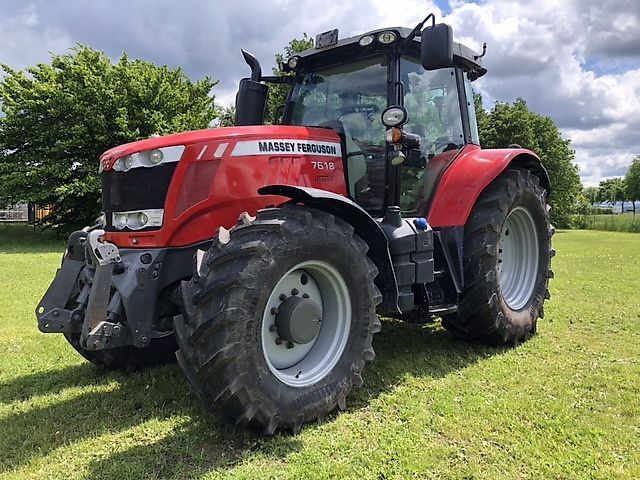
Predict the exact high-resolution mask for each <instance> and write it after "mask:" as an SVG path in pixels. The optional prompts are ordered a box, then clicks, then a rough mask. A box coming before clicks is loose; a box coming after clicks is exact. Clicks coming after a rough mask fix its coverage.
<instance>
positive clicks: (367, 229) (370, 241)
mask: <svg viewBox="0 0 640 480" xmlns="http://www.w3.org/2000/svg"><path fill="white" fill-rule="evenodd" d="M258 193H259V194H260V195H278V196H282V197H287V198H290V199H291V200H293V201H294V202H296V203H302V204H304V205H308V206H310V207H314V208H317V209H318V210H323V211H325V212H327V213H330V214H332V215H335V216H336V217H339V218H341V219H343V220H344V221H345V222H347V223H349V224H351V225H352V226H353V228H354V230H355V232H356V233H357V234H358V236H359V237H360V238H362V240H364V241H365V242H366V244H367V245H368V246H369V253H368V255H369V258H371V260H372V261H373V263H375V264H376V267H378V276H377V277H376V279H375V283H376V286H377V287H378V289H379V290H380V293H382V305H381V306H380V307H379V310H380V311H381V312H388V313H389V314H397V313H401V312H400V308H399V307H398V286H397V282H396V274H395V272H394V270H393V264H392V262H391V254H390V253H389V246H388V242H387V237H386V236H385V234H384V232H383V231H382V228H380V225H379V224H378V222H376V221H375V220H374V219H373V218H372V217H371V215H369V214H368V213H367V212H366V211H365V210H364V209H363V208H362V207H361V206H360V205H358V204H357V203H355V202H354V201H352V200H350V199H348V198H346V197H343V196H341V195H338V194H335V193H332V192H328V191H326V190H320V189H317V188H311V187H296V186H293V185H269V186H267V187H262V188H260V189H258Z"/></svg>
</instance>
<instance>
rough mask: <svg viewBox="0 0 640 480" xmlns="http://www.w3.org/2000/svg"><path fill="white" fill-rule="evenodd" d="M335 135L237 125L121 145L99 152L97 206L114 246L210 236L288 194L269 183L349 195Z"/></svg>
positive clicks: (179, 243) (182, 243) (317, 130)
mask: <svg viewBox="0 0 640 480" xmlns="http://www.w3.org/2000/svg"><path fill="white" fill-rule="evenodd" d="M342 145H343V144H342V142H341V139H340V136H339V135H338V134H337V133H336V132H335V131H333V130H330V129H326V128H307V127H298V126H295V127H294V126H286V125H278V126H267V125H260V126H243V127H229V128H214V129H207V130H200V131H194V132H185V133H178V134H174V135H167V136H164V137H154V138H149V139H147V140H141V141H138V142H133V143H128V144H126V145H121V146H118V147H115V148H112V149H111V150H108V151H107V152H105V153H104V154H103V155H102V157H101V158H100V172H101V174H100V179H101V183H102V211H103V213H104V219H105V231H106V232H107V238H108V239H109V241H111V242H112V243H114V244H115V245H117V246H118V247H126V248H144V247H151V246H154V247H159V246H160V247H178V246H186V245H193V244H196V243H200V242H203V241H206V240H208V239H211V236H212V234H213V231H212V229H211V228H212V227H211V225H221V226H223V227H225V228H230V227H232V226H233V225H234V224H235V223H236V221H237V219H238V215H240V214H241V213H243V212H248V213H249V214H250V215H255V213H256V212H257V210H259V209H260V208H264V207H265V206H266V205H277V204H279V203H282V202H284V201H287V199H286V198H281V197H278V196H274V195H266V196H265V195H261V194H260V193H259V192H258V190H259V189H260V188H262V187H266V186H269V185H297V186H303V187H312V188H322V189H323V190H326V191H329V192H333V193H336V194H338V195H343V196H346V195H347V183H346V175H345V170H344V168H343V161H344V155H343V151H344V149H343V146H342Z"/></svg>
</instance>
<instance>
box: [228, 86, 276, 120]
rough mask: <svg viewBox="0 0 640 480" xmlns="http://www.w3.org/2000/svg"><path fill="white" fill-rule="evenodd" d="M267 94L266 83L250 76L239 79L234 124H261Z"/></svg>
mask: <svg viewBox="0 0 640 480" xmlns="http://www.w3.org/2000/svg"><path fill="white" fill-rule="evenodd" d="M268 94H269V87H267V86H266V85H264V84H262V83H260V82H256V81H255V80H251V79H250V78H243V79H242V80H240V86H239V88H238V94H237V95H236V125H237V126H242V125H262V124H263V123H264V112H265V110H266V108H267V96H268Z"/></svg>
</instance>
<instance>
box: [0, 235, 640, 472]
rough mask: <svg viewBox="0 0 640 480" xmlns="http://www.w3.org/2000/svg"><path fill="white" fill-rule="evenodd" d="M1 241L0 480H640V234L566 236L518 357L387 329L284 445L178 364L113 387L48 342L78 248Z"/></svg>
mask: <svg viewBox="0 0 640 480" xmlns="http://www.w3.org/2000/svg"><path fill="white" fill-rule="evenodd" d="M0 241H1V242H2V243H0V252H1V253H0V478H38V479H42V478H60V479H65V480H70V479H75V478H87V479H93V478H113V479H133V478H136V479H137V478H145V479H147V478H226V477H234V478H235V477H238V478H251V479H253V478H295V479H302V478H343V477H344V478H358V479H369V478H371V479H382V478H486V479H500V478H504V479H515V478H544V479H549V478H558V479H575V478H602V479H611V478H627V479H637V478H640V361H639V355H640V236H639V235H637V234H636V235H634V234H625V233H609V232H596V231H571V232H559V233H558V234H556V236H555V237H554V246H555V248H556V250H557V252H558V254H557V256H556V257H555V258H554V265H553V267H554V268H553V269H554V271H555V274H556V276H555V279H554V280H553V281H552V283H551V288H550V289H551V295H552V299H551V301H550V302H549V303H548V304H547V307H546V318H545V319H544V320H543V321H541V322H540V323H539V328H538V335H537V336H536V337H534V338H533V339H532V340H531V341H529V342H528V343H526V344H524V345H521V346H519V347H518V348H516V349H499V348H489V347H484V346H481V345H475V344H466V343H462V342H459V341H457V340H455V339H453V338H452V337H451V336H450V335H449V334H448V333H447V332H446V331H444V330H443V329H442V328H441V327H440V326H439V325H438V324H435V325H427V326H416V325H408V324H402V323H399V322H395V321H386V322H383V329H382V333H380V334H378V335H377V337H376V339H375V342H374V346H375V347H376V352H377V358H376V360H375V362H374V363H373V364H370V365H369V366H368V368H367V370H366V372H365V376H364V378H365V386H364V387H362V388H360V389H357V390H356V391H355V393H354V394H353V395H352V396H350V397H349V399H348V402H347V410H346V411H344V412H341V413H339V414H336V415H333V416H332V417H331V418H329V419H328V420H327V421H326V422H325V423H324V424H322V425H309V426H306V427H305V428H303V429H302V431H301V433H300V434H299V435H297V436H290V435H277V436H275V437H272V438H263V437H260V436H257V435H255V434H253V433H251V432H247V431H237V430H235V429H233V428H231V427H229V426H227V425H225V424H222V423H220V422H219V421H217V420H216V419H215V418H213V417H212V416H211V415H210V414H209V413H207V411H205V410H204V409H203V408H202V407H201V406H200V404H199V403H198V401H196V399H195V398H194V396H193V395H192V394H191V392H190V391H189V388H188V387H187V384H186V382H185V380H183V378H182V376H181V374H180V371H179V369H178V367H177V366H175V365H171V366H167V367H163V368H157V369H152V370H148V371H145V372H142V373H136V374H129V375H126V374H121V373H105V372H102V371H100V370H98V369H96V368H94V367H93V366H92V365H90V364H89V363H86V362H84V361H83V360H82V358H81V357H80V356H78V355H77V354H75V353H74V351H73V350H72V349H71V348H70V347H69V346H67V345H66V342H65V341H64V338H63V337H62V336H60V335H44V334H40V333H39V332H38V330H37V328H36V322H35V318H34V315H33V310H34V308H35V305H36V303H37V301H38V300H39V299H40V297H41V295H42V294H43V292H44V291H45V289H46V287H47V285H48V284H49V282H50V280H51V278H52V277H53V275H54V272H55V269H56V267H57V266H58V265H59V262H60V252H61V250H62V248H63V245H62V244H61V243H59V242H53V243H51V242H40V241H37V240H36V241H33V239H30V236H29V235H27V236H25V237H24V242H25V243H26V244H27V246H25V243H18V244H16V243H15V242H13V243H12V242H9V241H8V240H7V238H6V236H5V237H2V236H1V235H0Z"/></svg>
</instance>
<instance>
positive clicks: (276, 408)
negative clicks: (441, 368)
mask: <svg viewBox="0 0 640 480" xmlns="http://www.w3.org/2000/svg"><path fill="white" fill-rule="evenodd" d="M196 257H198V256H197V255H196ZM305 265H306V267H304V266H305ZM300 266H303V267H300ZM314 269H315V270H314ZM323 269H325V270H323ZM300 272H302V273H300ZM327 272H328V273H327ZM331 272H333V273H331ZM307 273H308V276H307ZM298 275H299V276H298ZM322 275H325V277H323V276H322ZM331 275H333V276H334V277H335V278H334V280H335V281H336V282H340V281H342V282H343V283H342V284H340V285H343V287H344V288H341V287H335V291H336V292H337V294H336V297H335V298H336V299H338V298H343V297H339V295H338V294H340V295H342V294H344V292H345V291H346V292H347V294H346V296H344V298H343V301H344V302H343V304H340V303H339V301H338V300H336V301H335V302H334V303H335V305H334V304H331V305H330V302H329V301H328V300H327V299H328V298H329V296H330V295H333V294H334V292H333V290H331V289H325V290H321V292H322V295H325V297H326V298H321V297H319V296H318V298H315V296H314V294H313V293H311V300H317V301H318V302H320V304H321V305H322V307H321V308H323V309H325V313H323V314H322V315H321V317H318V318H320V320H318V323H319V324H320V323H321V327H319V332H316V334H317V336H316V337H315V338H314V340H312V343H311V345H312V346H311V347H309V348H311V350H310V351H309V352H308V353H306V354H304V353H303V355H304V356H303V357H300V360H299V361H298V360H297V359H296V360H294V362H297V363H294V364H293V366H289V367H282V368H281V369H280V368H279V367H278V366H277V365H276V364H275V361H273V358H272V356H273V355H274V351H275V352H276V353H278V348H279V347H277V345H280V346H282V348H286V347H285V346H283V343H277V340H278V338H279V337H280V335H281V330H280V326H278V330H277V332H276V331H275V328H276V327H275V325H267V323H270V322H272V321H275V322H277V321H278V320H271V319H270V317H269V315H276V314H275V313H273V312H274V311H276V312H277V311H278V309H277V308H276V307H274V306H273V305H274V304H273V302H274V298H277V299H278V300H277V301H278V302H280V301H281V302H282V303H281V304H280V307H278V308H279V310H281V311H282V310H284V309H285V307H284V305H285V303H286V302H290V301H294V300H295V299H294V296H296V295H302V297H296V298H307V299H309V298H310V297H309V296H307V295H309V293H303V292H304V291H305V288H306V287H305V286H304V285H306V286H307V287H309V285H311V284H313V285H316V286H317V287H318V288H320V287H322V284H325V286H326V284H327V282H329V281H332V280H331V279H332V278H333V277H331ZM376 275H377V269H376V267H375V265H374V264H373V263H372V262H371V261H370V260H369V259H368V257H367V245H366V243H365V242H364V241H363V240H362V239H360V238H359V237H358V236H356V235H354V234H353V228H352V227H351V226H350V225H349V224H347V223H345V222H344V221H342V220H340V219H338V218H336V217H334V216H332V215H329V214H327V213H324V212H321V211H318V210H314V209H311V208H305V207H300V206H292V205H290V206H285V207H282V208H272V209H265V210H261V211H260V212H258V214H257V218H255V219H253V218H252V217H249V216H248V215H246V214H243V215H241V217H240V219H239V221H238V224H237V225H236V226H235V227H234V228H232V229H231V230H230V231H229V232H227V231H226V230H222V229H221V230H220V231H219V232H218V235H217V236H216V238H215V239H214V242H213V245H212V247H211V248H210V249H209V250H208V251H207V252H206V253H205V254H204V256H203V257H201V259H197V258H196V259H194V276H193V279H192V280H191V281H190V282H183V284H182V287H181V288H182V293H183V303H184V315H182V316H178V317H176V318H175V330H176V335H177V339H178V345H179V348H180V349H179V351H178V353H177V357H178V363H179V364H180V366H181V367H182V369H183V371H184V373H185V375H186V377H187V378H188V379H189V381H190V383H191V385H192V386H193V388H194V390H195V392H196V393H197V394H198V395H199V396H200V398H201V399H202V400H203V402H204V403H205V405H207V406H208V407H210V408H211V409H212V410H213V411H214V412H215V413H216V414H217V415H219V416H220V417H221V418H223V419H224V420H226V421H228V422H231V423H234V424H237V425H243V426H248V427H250V428H253V429H257V430H259V431H262V432H263V433H264V434H267V435H271V434H273V433H274V432H275V431H276V430H277V429H285V430H290V431H292V432H294V433H296V432H297V431H298V430H299V429H300V427H301V425H302V424H303V423H305V422H309V421H314V420H322V419H323V418H324V417H325V416H326V415H327V414H329V413H330V412H331V411H332V410H334V409H335V408H336V406H339V407H340V408H342V409H344V408H345V398H346V396H347V394H348V393H349V392H350V390H351V389H352V387H353V386H354V385H355V386H360V385H361V384H362V376H361V373H362V370H363V368H364V365H365V361H371V360H373V358H374V356H375V355H374V351H373V347H372V337H373V334H374V333H376V332H378V331H379V330H380V321H379V320H378V317H377V315H376V310H375V308H376V305H377V304H378V303H380V301H381V295H380V293H379V291H378V290H377V288H376V287H375V285H374V278H375V276H376ZM291 278H293V279H294V280H295V279H298V278H300V285H298V284H296V285H298V286H297V287H296V288H291V284H288V285H289V286H288V287H287V290H286V294H285V293H281V292H282V287H281V285H284V284H285V283H286V282H289V281H290V280H291ZM302 278H304V280H303V279H302ZM340 279H341V280H340ZM295 281H297V280H295ZM283 282H285V283H283ZM323 282H324V283H323ZM338 284H339V283H336V285H338ZM298 288H299V289H300V290H299V291H298ZM309 288H310V287H309ZM289 289H290V291H291V292H290V293H289ZM345 289H346V290H345ZM307 291H308V289H307ZM319 292H320V290H319ZM327 292H328V293H327ZM287 295H290V296H289V297H288V296H287ZM285 297H286V299H285ZM291 299H293V300H291ZM295 301H297V300H295ZM339 305H342V306H339ZM334 307H335V308H334ZM332 309H333V310H335V311H336V312H342V313H340V314H337V315H331V314H330V313H327V312H330V311H331V310H332ZM349 309H350V314H348V317H346V316H344V317H343V315H345V314H344V312H349ZM281 313H282V312H280V313H278V315H280V314H281ZM304 318H307V317H304ZM269 326H271V328H272V330H268V328H269ZM265 332H267V333H265ZM268 332H272V333H273V336H272V337H270V335H271V334H270V333H268ZM332 332H335V335H336V336H335V338H338V336H339V338H340V339H341V340H340V342H342V343H340V342H336V344H340V345H342V346H341V347H339V348H334V347H329V344H328V343H326V342H325V340H326V339H327V338H331V337H330V335H334V333H332ZM328 335H329V336H328ZM274 339H276V342H273V340H274ZM321 339H324V340H322V341H321ZM331 341H332V342H333V340H331ZM286 343H289V342H286ZM274 345H275V346H274ZM307 345H308V344H307ZM289 347H290V348H291V352H292V353H291V355H294V354H293V352H304V350H298V349H304V348H305V345H300V344H297V343H294V342H290V345H289ZM325 350H326V353H325V354H323V353H322V352H324V351H325ZM314 352H315V353H314ZM278 354H279V353H278ZM287 355H289V354H287ZM296 355H297V354H296ZM323 355H324V356H323ZM296 358H298V357H296ZM316 358H320V359H322V361H320V362H318V363H314V362H315V359H316ZM310 362H311V363H310ZM332 362H333V363H332ZM287 365H289V364H287ZM298 369H300V371H299V372H298V373H297V374H296V375H295V376H293V374H292V373H291V372H292V371H298ZM312 369H320V370H319V371H320V372H321V373H322V372H324V373H322V374H318V375H316V377H314V376H313V375H311V373H308V372H310V371H312ZM323 369H325V370H323ZM302 370H305V371H304V373H303V372H302ZM306 375H308V377H306ZM305 378H306V380H305ZM305 382H306V383H305Z"/></svg>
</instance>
